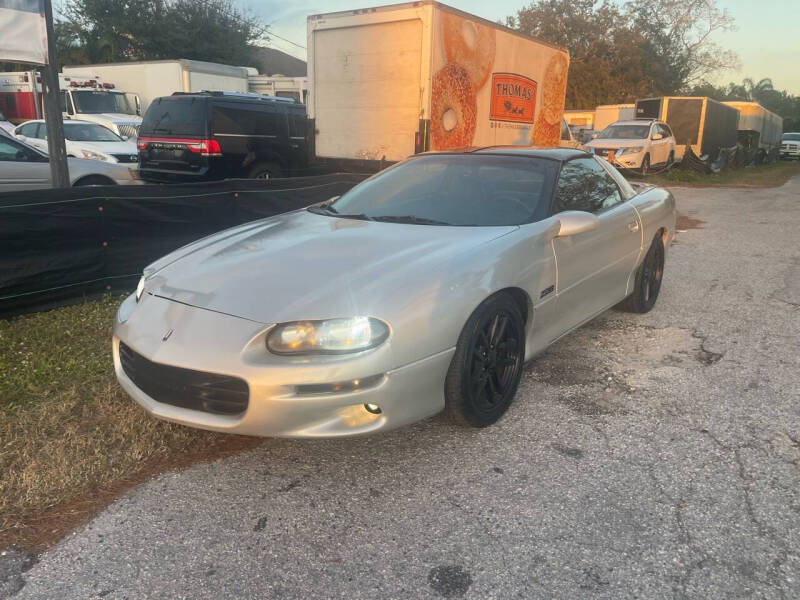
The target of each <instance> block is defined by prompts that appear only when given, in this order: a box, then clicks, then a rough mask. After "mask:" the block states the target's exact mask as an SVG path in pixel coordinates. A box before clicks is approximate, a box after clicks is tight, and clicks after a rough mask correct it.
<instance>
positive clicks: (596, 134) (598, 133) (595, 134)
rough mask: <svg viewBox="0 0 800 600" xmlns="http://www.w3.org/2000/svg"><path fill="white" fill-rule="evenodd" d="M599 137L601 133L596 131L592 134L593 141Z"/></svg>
mask: <svg viewBox="0 0 800 600" xmlns="http://www.w3.org/2000/svg"><path fill="white" fill-rule="evenodd" d="M598 135H600V132H599V131H595V132H594V133H593V134H592V139H594V138H596V137H597V136H598Z"/></svg>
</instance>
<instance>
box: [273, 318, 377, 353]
mask: <svg viewBox="0 0 800 600" xmlns="http://www.w3.org/2000/svg"><path fill="white" fill-rule="evenodd" d="M388 337H389V327H388V325H386V323H384V322H383V321H379V320H378V319H373V318H372V317H350V318H347V319H325V320H322V321H293V322H291V323H281V324H280V325H277V326H276V327H274V328H273V329H272V331H270V332H269V335H268V336H267V349H268V350H269V351H270V352H272V353H273V354H346V353H348V352H361V351H363V350H369V349H370V348H375V347H376V346H379V345H380V344H382V343H383V342H385V341H386V338H388Z"/></svg>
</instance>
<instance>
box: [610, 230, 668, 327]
mask: <svg viewBox="0 0 800 600" xmlns="http://www.w3.org/2000/svg"><path fill="white" fill-rule="evenodd" d="M663 277H664V242H663V241H662V239H661V236H660V235H656V237H655V238H654V239H653V243H652V244H651V245H650V249H649V250H648V251H647V254H646V255H645V257H644V260H643V261H642V264H641V265H640V266H639V268H638V269H637V271H636V281H635V284H634V287H633V293H632V294H631V295H630V296H628V297H627V298H626V299H625V300H623V301H622V302H621V303H620V305H619V308H621V309H622V310H627V311H630V312H637V313H646V312H649V311H650V310H651V309H652V308H653V306H655V304H656V300H657V299H658V293H659V291H661V280H662V278H663Z"/></svg>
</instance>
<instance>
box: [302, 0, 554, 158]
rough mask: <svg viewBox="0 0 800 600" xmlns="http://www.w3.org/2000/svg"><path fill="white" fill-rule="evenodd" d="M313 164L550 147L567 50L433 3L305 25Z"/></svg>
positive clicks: (338, 15) (317, 18)
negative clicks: (507, 147)
mask: <svg viewBox="0 0 800 600" xmlns="http://www.w3.org/2000/svg"><path fill="white" fill-rule="evenodd" d="M307 25H308V73H309V77H310V79H311V89H310V93H309V101H308V115H309V121H310V124H311V126H312V127H313V131H314V138H313V143H314V144H315V146H316V148H315V153H316V155H317V156H318V157H324V158H332V159H348V160H350V159H356V160H357V159H366V160H381V161H382V160H386V161H397V160H402V159H404V158H406V157H408V156H409V155H411V154H413V153H415V152H422V151H425V150H443V149H447V148H455V147H463V146H488V145H495V144H518V145H530V144H533V145H540V146H558V145H559V141H560V137H561V123H562V113H563V111H564V94H565V91H566V83H567V70H568V68H569V55H568V54H567V52H566V51H564V50H562V49H560V48H557V47H555V46H551V45H549V44H546V43H543V42H540V41H538V40H534V39H532V38H530V37H527V36H525V35H523V34H521V33H519V32H518V31H514V30H512V29H508V28H506V27H503V26H501V25H498V24H497V23H493V22H491V21H487V20H484V19H481V18H478V17H475V16H473V15H470V14H468V13H465V12H462V11H460V10H456V9H454V8H451V7H449V6H445V5H443V4H440V3H438V2H433V1H431V0H423V1H421V2H406V3H404V4H395V5H392V6H382V7H378V8H367V9H359V10H349V11H342V12H335V13H328V14H320V15H311V16H309V17H308V21H307Z"/></svg>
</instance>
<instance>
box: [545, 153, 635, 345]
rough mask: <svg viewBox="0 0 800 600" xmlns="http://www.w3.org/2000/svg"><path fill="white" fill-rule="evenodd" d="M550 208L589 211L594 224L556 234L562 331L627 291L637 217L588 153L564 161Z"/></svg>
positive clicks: (620, 297) (555, 245)
mask: <svg viewBox="0 0 800 600" xmlns="http://www.w3.org/2000/svg"><path fill="white" fill-rule="evenodd" d="M552 210H553V214H554V216H556V217H557V216H558V213H559V212H562V211H568V210H579V211H585V212H589V213H592V214H594V215H595V216H596V217H597V227H596V228H595V229H592V230H590V231H585V232H583V233H578V234H576V235H571V236H568V237H556V238H555V239H554V240H553V249H554V252H555V256H556V274H557V281H556V295H557V300H558V301H557V309H556V311H557V315H558V321H559V324H560V327H559V329H560V331H561V332H562V333H563V332H565V331H569V330H570V329H572V328H573V327H576V326H578V325H580V324H581V323H583V322H584V321H586V320H588V319H590V318H592V317H593V316H595V315H597V314H598V313H600V312H602V311H603V310H605V309H607V308H609V307H611V306H613V305H614V304H616V303H617V302H619V301H620V300H622V299H623V298H624V297H625V296H626V295H627V286H628V279H629V276H630V273H631V271H632V270H633V268H634V266H635V264H636V260H637V258H638V255H639V251H640V249H641V231H640V230H641V223H640V222H639V217H638V214H637V213H636V211H635V210H634V209H633V207H632V206H631V205H630V204H629V203H628V202H627V197H626V196H625V195H623V193H622V191H621V190H620V187H619V186H618V185H617V183H616V182H615V181H614V179H613V178H612V177H611V175H609V174H608V172H607V171H606V170H605V168H604V167H603V166H602V164H601V163H600V162H599V161H598V160H597V159H596V158H593V157H585V158H576V159H573V160H571V161H568V162H566V163H564V165H563V166H562V168H561V172H560V174H559V178H558V182H557V184H556V192H555V196H554V199H553V209H552Z"/></svg>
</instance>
